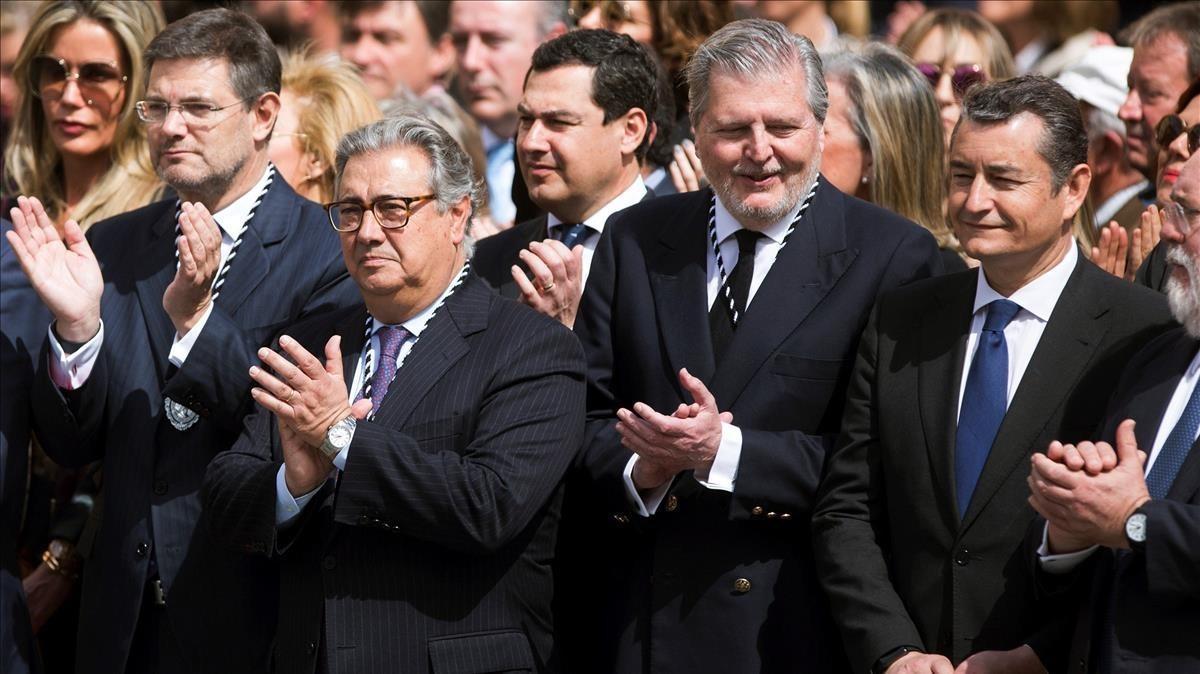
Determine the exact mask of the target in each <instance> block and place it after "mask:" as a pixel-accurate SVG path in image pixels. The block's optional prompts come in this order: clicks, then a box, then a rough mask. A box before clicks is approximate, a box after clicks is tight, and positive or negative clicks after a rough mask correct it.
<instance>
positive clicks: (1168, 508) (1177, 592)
mask: <svg viewBox="0 0 1200 674" xmlns="http://www.w3.org/2000/svg"><path fill="white" fill-rule="evenodd" d="M1198 347H1200V344H1198V343H1197V340H1196V339H1194V338H1192V337H1189V336H1188V335H1187V333H1186V332H1184V330H1183V329H1182V328H1178V329H1176V330H1173V331H1171V332H1169V333H1167V334H1165V335H1162V336H1161V337H1159V338H1158V339H1156V340H1154V341H1153V342H1151V343H1150V344H1148V345H1147V346H1146V348H1145V349H1143V350H1142V351H1141V352H1140V353H1138V354H1137V356H1135V357H1134V358H1133V359H1132V360H1130V361H1128V365H1127V366H1126V367H1125V370H1124V374H1123V375H1122V378H1121V382H1120V384H1119V385H1118V386H1117V390H1116V393H1115V394H1114V395H1113V398H1112V403H1111V405H1110V406H1109V409H1108V413H1107V414H1106V417H1105V419H1106V421H1105V425H1104V429H1103V431H1102V433H1101V434H1100V438H1101V439H1103V440H1105V441H1107V442H1110V443H1111V442H1114V438H1115V436H1116V429H1117V426H1118V425H1119V424H1120V423H1121V422H1122V421H1124V420H1125V419H1134V420H1136V421H1137V422H1138V423H1137V428H1136V429H1135V431H1134V432H1135V434H1136V435H1137V439H1138V447H1140V448H1142V449H1143V450H1145V451H1146V452H1149V451H1150V449H1151V447H1153V445H1154V439H1155V437H1156V436H1157V435H1158V434H1159V433H1169V432H1170V429H1169V428H1168V429H1163V428H1161V420H1162V416H1163V413H1164V412H1165V411H1166V408H1167V404H1168V403H1169V402H1170V400H1171V396H1172V395H1173V394H1174V392H1175V388H1176V387H1177V386H1178V385H1179V380H1180V379H1181V378H1182V376H1183V373H1184V372H1185V371H1186V370H1187V367H1188V365H1189V363H1190V362H1191V360H1192V357H1193V356H1195V355H1196V349H1197V348H1198ZM1079 437H1090V436H1089V435H1084V436H1079ZM1142 511H1143V512H1144V513H1146V544H1145V548H1144V549H1143V550H1140V551H1126V550H1122V551H1114V550H1110V549H1108V548H1101V549H1100V551H1099V552H1097V553H1096V554H1094V555H1092V558H1091V559H1089V560H1088V562H1087V563H1086V564H1084V565H1082V566H1081V567H1079V568H1078V569H1076V571H1075V572H1073V573H1071V574H1068V575H1066V576H1055V575H1052V574H1048V573H1045V572H1043V571H1041V570H1040V567H1038V570H1037V571H1036V573H1037V574H1038V579H1039V587H1040V589H1042V591H1043V592H1046V593H1047V594H1048V596H1049V598H1050V600H1051V601H1063V600H1064V598H1067V600H1069V598H1071V597H1072V596H1074V595H1073V590H1075V589H1076V588H1075V587H1074V586H1076V585H1080V584H1082V586H1083V587H1082V590H1083V595H1084V597H1085V601H1084V604H1083V606H1082V608H1081V609H1080V610H1079V612H1078V614H1077V618H1078V620H1077V621H1076V623H1075V631H1074V635H1073V638H1072V639H1071V642H1070V649H1071V652H1070V659H1069V660H1068V664H1069V665H1070V666H1069V670H1068V669H1067V668H1064V670H1063V671H1071V672H1079V673H1080V674H1085V673H1086V672H1091V671H1097V665H1098V662H1097V660H1096V656H1101V657H1102V658H1106V659H1107V661H1108V662H1110V663H1111V665H1112V670H1111V671H1112V672H1114V673H1118V672H1119V673H1125V672H1128V673H1129V674H1134V673H1137V674H1174V673H1175V672H1194V671H1200V640H1197V638H1196V635H1197V634H1200V442H1197V443H1193V445H1192V448H1191V450H1190V451H1189V452H1188V456H1187V459H1186V460H1185V461H1184V464H1183V466H1182V467H1181V468H1180V469H1179V473H1178V474H1177V475H1176V476H1175V481H1174V482H1173V483H1172V484H1171V488H1170V489H1169V490H1168V491H1167V496H1166V498H1163V499H1155V500H1152V501H1150V502H1148V503H1146V505H1145V506H1143V509H1142ZM1035 531H1036V538H1037V539H1038V541H1039V542H1040V539H1041V531H1042V526H1041V523H1040V522H1039V523H1038V526H1037V527H1036V529H1035ZM1035 564H1036V562H1035ZM1110 602H1111V604H1110ZM1105 604H1109V606H1110V608H1109V609H1108V610H1107V611H1105V610H1103V608H1104V606H1105ZM1105 613H1107V614H1108V615H1109V616H1111V617H1112V623H1111V627H1110V626H1107V625H1105V624H1103V623H1102V616H1103V615H1104V614H1105ZM1107 629H1112V630H1113V632H1112V633H1111V637H1112V638H1110V639H1107V640H1106V639H1100V638H1098V635H1099V634H1100V633H1101V632H1102V631H1105V630H1107ZM1106 647H1107V648H1108V652H1107V653H1106V654H1100V653H1098V651H1097V649H1099V648H1106Z"/></svg>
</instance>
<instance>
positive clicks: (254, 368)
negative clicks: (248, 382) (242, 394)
mask: <svg viewBox="0 0 1200 674" xmlns="http://www.w3.org/2000/svg"><path fill="white" fill-rule="evenodd" d="M250 374H251V375H256V374H258V368H257V367H251V368H250Z"/></svg>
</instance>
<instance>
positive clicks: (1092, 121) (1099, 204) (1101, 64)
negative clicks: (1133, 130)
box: [1057, 46, 1150, 237]
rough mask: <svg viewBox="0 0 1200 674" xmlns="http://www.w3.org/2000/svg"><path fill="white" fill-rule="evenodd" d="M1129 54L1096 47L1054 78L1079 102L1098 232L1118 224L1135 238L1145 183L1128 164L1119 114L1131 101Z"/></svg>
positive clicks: (1128, 52)
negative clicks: (1109, 224) (1124, 103)
mask: <svg viewBox="0 0 1200 674" xmlns="http://www.w3.org/2000/svg"><path fill="white" fill-rule="evenodd" d="M1132 60H1133V50H1132V49H1130V48H1128V47H1116V46H1105V47H1095V48H1093V49H1091V50H1089V51H1088V53H1087V54H1086V55H1085V56H1084V57H1083V59H1081V60H1080V61H1079V62H1078V63H1076V64H1075V65H1073V66H1071V67H1070V68H1067V69H1066V70H1064V71H1063V73H1062V74H1061V75H1059V76H1058V80H1057V81H1058V83H1059V84H1061V85H1062V86H1063V88H1065V89H1066V90H1067V91H1069V92H1071V95H1072V96H1074V97H1075V98H1077V99H1079V105H1080V111H1081V112H1082V114H1083V119H1084V124H1085V126H1086V128H1087V135H1088V166H1090V167H1091V169H1092V190H1091V197H1092V203H1093V204H1094V205H1095V209H1096V210H1095V218H1094V222H1095V225H1096V227H1097V228H1100V227H1104V225H1105V224H1107V223H1108V222H1109V221H1111V220H1115V221H1117V223H1119V224H1120V225H1121V226H1122V227H1124V228H1125V230H1126V231H1127V232H1129V234H1130V236H1131V237H1132V235H1133V230H1134V228H1136V227H1137V226H1138V224H1139V222H1140V220H1139V218H1140V217H1141V214H1142V209H1144V208H1145V207H1146V204H1145V202H1144V201H1143V199H1142V198H1141V196H1140V193H1141V192H1142V191H1144V190H1146V189H1147V188H1149V187H1150V183H1149V181H1147V180H1146V179H1145V177H1144V176H1142V174H1141V173H1140V172H1138V170H1137V169H1135V168H1134V167H1133V165H1132V164H1130V163H1129V156H1128V153H1127V152H1126V137H1125V125H1124V124H1123V123H1122V122H1121V120H1120V118H1118V117H1117V110H1119V109H1120V107H1121V104H1122V103H1123V102H1124V101H1125V98H1126V96H1128V95H1129V86H1128V85H1127V83H1126V80H1127V76H1128V74H1129V64H1130V62H1131V61H1132Z"/></svg>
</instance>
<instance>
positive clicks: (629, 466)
mask: <svg viewBox="0 0 1200 674" xmlns="http://www.w3.org/2000/svg"><path fill="white" fill-rule="evenodd" d="M637 461H638V455H637V454H634V455H633V456H631V457H629V462H628V463H626V464H625V473H624V478H625V493H626V494H627V495H628V496H629V502H630V503H632V504H633V505H634V506H635V507H637V511H638V514H639V515H641V516H642V517H649V516H651V515H653V514H654V513H655V512H656V511H657V510H658V506H659V504H661V503H662V502H663V499H664V498H666V497H667V491H669V490H670V489H671V481H670V480H668V481H667V482H665V483H663V484H661V485H659V486H658V487H656V488H654V489H653V490H651V491H650V493H649V494H646V498H645V499H644V500H643V499H642V495H641V494H640V493H638V488H637V485H635V484H634V483H633V465H634V464H635V463H637Z"/></svg>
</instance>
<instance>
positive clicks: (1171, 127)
mask: <svg viewBox="0 0 1200 674" xmlns="http://www.w3.org/2000/svg"><path fill="white" fill-rule="evenodd" d="M1185 132H1186V133H1187V151H1188V154H1189V155H1193V154H1196V150H1197V149H1200V124H1193V125H1192V126H1188V125H1187V122H1185V121H1183V118H1182V117H1180V116H1179V115H1167V116H1166V117H1163V118H1162V119H1160V120H1158V126H1156V127H1155V128H1154V140H1156V141H1158V147H1159V149H1160V150H1165V149H1167V146H1168V145H1170V144H1171V143H1173V142H1175V139H1176V138H1178V137H1179V135H1180V134H1182V133H1185Z"/></svg>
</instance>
